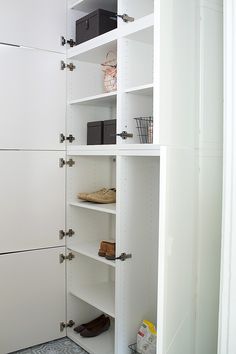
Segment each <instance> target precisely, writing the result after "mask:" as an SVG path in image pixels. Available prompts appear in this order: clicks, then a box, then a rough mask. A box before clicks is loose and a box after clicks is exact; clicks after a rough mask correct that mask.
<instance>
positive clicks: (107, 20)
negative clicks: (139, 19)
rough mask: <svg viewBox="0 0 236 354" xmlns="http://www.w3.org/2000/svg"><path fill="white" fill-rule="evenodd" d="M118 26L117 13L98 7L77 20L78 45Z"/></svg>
mask: <svg viewBox="0 0 236 354" xmlns="http://www.w3.org/2000/svg"><path fill="white" fill-rule="evenodd" d="M116 27H117V16H116V13H114V12H111V11H107V10H102V9H97V10H96V11H93V12H92V13H90V14H88V15H86V16H84V17H82V18H80V19H79V20H77V21H76V45H78V44H80V43H83V42H86V41H88V40H89V39H92V38H95V37H97V36H100V35H101V34H104V33H106V32H109V31H111V30H113V29H115V28H116Z"/></svg>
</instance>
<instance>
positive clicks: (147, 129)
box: [134, 117, 153, 144]
mask: <svg viewBox="0 0 236 354" xmlns="http://www.w3.org/2000/svg"><path fill="white" fill-rule="evenodd" d="M134 119H135V120H136V126H137V129H138V136H139V140H140V143H141V144H152V143H153V117H138V118H134Z"/></svg>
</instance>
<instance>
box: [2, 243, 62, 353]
mask: <svg viewBox="0 0 236 354" xmlns="http://www.w3.org/2000/svg"><path fill="white" fill-rule="evenodd" d="M63 252H64V247H62V248H61V247H60V248H54V249H47V250H35V251H29V252H19V253H13V254H5V255H0V279H1V301H0V313H1V324H0V353H1V354H6V353H10V352H12V351H15V350H18V349H22V348H27V347H30V346H33V345H36V344H39V343H44V342H47V341H50V340H53V339H55V338H59V337H64V336H65V332H60V322H64V321H65V264H64V263H63V264H60V263H59V255H60V253H63Z"/></svg>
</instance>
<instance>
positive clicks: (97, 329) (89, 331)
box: [80, 317, 110, 338]
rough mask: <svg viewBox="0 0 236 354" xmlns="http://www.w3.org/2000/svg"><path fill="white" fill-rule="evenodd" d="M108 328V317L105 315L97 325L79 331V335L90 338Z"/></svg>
mask: <svg viewBox="0 0 236 354" xmlns="http://www.w3.org/2000/svg"><path fill="white" fill-rule="evenodd" d="M109 328H110V318H109V317H105V319H104V320H102V321H101V322H100V323H99V324H98V325H97V326H95V327H93V328H90V329H87V328H85V329H84V330H83V331H82V332H80V335H81V337H85V338H91V337H97V336H99V334H101V333H103V332H105V331H107V330H108V329H109Z"/></svg>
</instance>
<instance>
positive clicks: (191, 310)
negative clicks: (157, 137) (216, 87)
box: [157, 148, 197, 354]
mask: <svg viewBox="0 0 236 354" xmlns="http://www.w3.org/2000/svg"><path fill="white" fill-rule="evenodd" d="M194 154H195V152H194V150H190V149H178V150H174V149H170V148H163V149H162V150H161V165H160V225H159V260H158V316H157V330H158V341H157V343H158V351H157V353H158V354H166V353H168V354H189V353H194V352H195V314H196V258H197V257H196V256H197V242H196V238H197V218H196V215H197V209H196V195H197V182H196V173H197V169H196V164H195V156H194Z"/></svg>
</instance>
